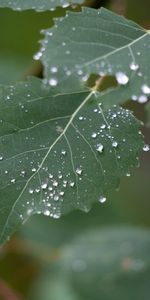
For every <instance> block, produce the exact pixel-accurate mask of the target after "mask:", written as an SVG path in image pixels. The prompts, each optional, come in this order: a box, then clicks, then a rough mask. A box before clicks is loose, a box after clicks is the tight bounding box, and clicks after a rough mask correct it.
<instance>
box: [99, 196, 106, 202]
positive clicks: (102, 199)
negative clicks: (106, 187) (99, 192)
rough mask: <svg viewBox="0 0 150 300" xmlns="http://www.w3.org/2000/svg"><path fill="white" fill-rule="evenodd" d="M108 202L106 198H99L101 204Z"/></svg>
mask: <svg viewBox="0 0 150 300" xmlns="http://www.w3.org/2000/svg"><path fill="white" fill-rule="evenodd" d="M106 200H107V198H106V197H105V196H100V197H99V202H100V203H104V202H106Z"/></svg>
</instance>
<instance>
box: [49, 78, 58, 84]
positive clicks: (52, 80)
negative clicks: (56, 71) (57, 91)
mask: <svg viewBox="0 0 150 300" xmlns="http://www.w3.org/2000/svg"><path fill="white" fill-rule="evenodd" d="M57 84H58V80H57V79H56V78H51V79H50V80H49V85H50V86H56V85H57Z"/></svg>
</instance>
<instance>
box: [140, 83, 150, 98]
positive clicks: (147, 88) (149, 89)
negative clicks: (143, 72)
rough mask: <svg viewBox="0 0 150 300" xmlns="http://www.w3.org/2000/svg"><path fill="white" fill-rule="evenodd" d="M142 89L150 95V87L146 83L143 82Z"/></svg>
mask: <svg viewBox="0 0 150 300" xmlns="http://www.w3.org/2000/svg"><path fill="white" fill-rule="evenodd" d="M141 90H142V92H143V93H144V94H146V95H149V94H150V87H149V86H148V85H146V84H143V85H142V87H141Z"/></svg>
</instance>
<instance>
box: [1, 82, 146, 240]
mask: <svg viewBox="0 0 150 300" xmlns="http://www.w3.org/2000/svg"><path fill="white" fill-rule="evenodd" d="M0 95H1V102H0V120H1V127H0V136H1V152H0V178H1V179H0V210H1V219H0V241H1V242H3V241H4V240H5V239H6V238H7V237H8V236H9V235H10V234H11V233H12V232H14V230H15V229H16V227H17V226H18V225H19V224H21V223H22V222H24V221H25V220H26V219H28V218H29V216H31V215H32V214H36V213H43V214H45V215H50V216H52V217H54V218H59V217H60V215H61V214H63V213H67V212H69V211H71V210H73V209H77V208H79V209H81V210H84V211H88V210H89V209H90V207H91V205H92V203H93V202H94V201H99V202H104V201H101V199H102V198H105V197H106V194H107V192H108V191H109V190H111V189H114V188H117V187H118V184H119V180H120V177H121V176H122V175H125V174H126V173H128V171H129V167H130V166H137V164H138V159H137V154H138V152H139V151H140V150H141V149H142V147H143V141H142V137H141V135H140V134H139V121H137V120H136V119H135V118H134V117H133V115H132V114H131V112H129V111H128V110H125V109H122V108H121V107H116V106H115V107H112V108H109V109H103V106H102V105H101V103H100V102H99V93H95V92H91V93H89V92H82V93H68V94H61V93H56V91H55V93H54V91H53V89H50V88H49V87H47V88H46V87H45V86H43V85H42V84H41V81H40V80H39V79H30V80H29V81H27V82H25V83H18V84H16V86H10V87H2V88H1V90H0Z"/></svg>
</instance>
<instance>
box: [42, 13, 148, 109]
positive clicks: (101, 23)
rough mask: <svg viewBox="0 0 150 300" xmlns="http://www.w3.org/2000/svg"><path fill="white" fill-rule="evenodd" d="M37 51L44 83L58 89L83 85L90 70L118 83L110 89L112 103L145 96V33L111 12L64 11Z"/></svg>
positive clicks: (139, 99)
mask: <svg viewBox="0 0 150 300" xmlns="http://www.w3.org/2000/svg"><path fill="white" fill-rule="evenodd" d="M41 53H42V62H43V64H44V67H45V76H46V79H47V82H48V83H49V84H50V85H52V86H54V85H57V87H58V88H59V89H60V90H61V89H62V90H66V91H68V90H69V89H72V87H74V90H82V89H85V81H86V80H87V79H88V76H89V75H90V74H98V75H100V76H102V77H103V76H105V75H106V74H107V75H114V76H115V77H116V80H117V82H118V85H119V87H117V89H113V91H112V93H114V94H117V98H116V102H119V101H121V102H122V101H125V100H128V99H131V98H132V99H133V100H137V101H139V102H146V101H147V100H148V97H147V95H148V94H149V93H150V89H149V90H148V89H147V91H146V92H145V89H144V87H145V85H146V86H147V87H149V86H150V82H149V77H150V69H149V65H148V64H147V61H149V60H150V35H149V33H148V32H146V31H145V30H144V29H143V28H142V27H140V26H139V25H137V24H136V23H134V22H132V21H129V20H127V19H125V18H124V17H122V16H119V15H116V14H115V13H112V12H111V11H108V10H106V9H104V8H102V9H100V10H94V9H91V8H83V9H82V12H80V13H74V12H68V14H67V15H66V16H65V17H64V18H62V19H59V20H56V22H55V26H54V27H53V28H50V29H48V30H46V31H45V39H44V40H43V42H42V52H41ZM60 53H61V55H60ZM54 80H55V81H54ZM118 91H119V92H118ZM109 102H111V98H110V99H109ZM111 103H113V101H112V102H111ZM113 104H114V103H113Z"/></svg>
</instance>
